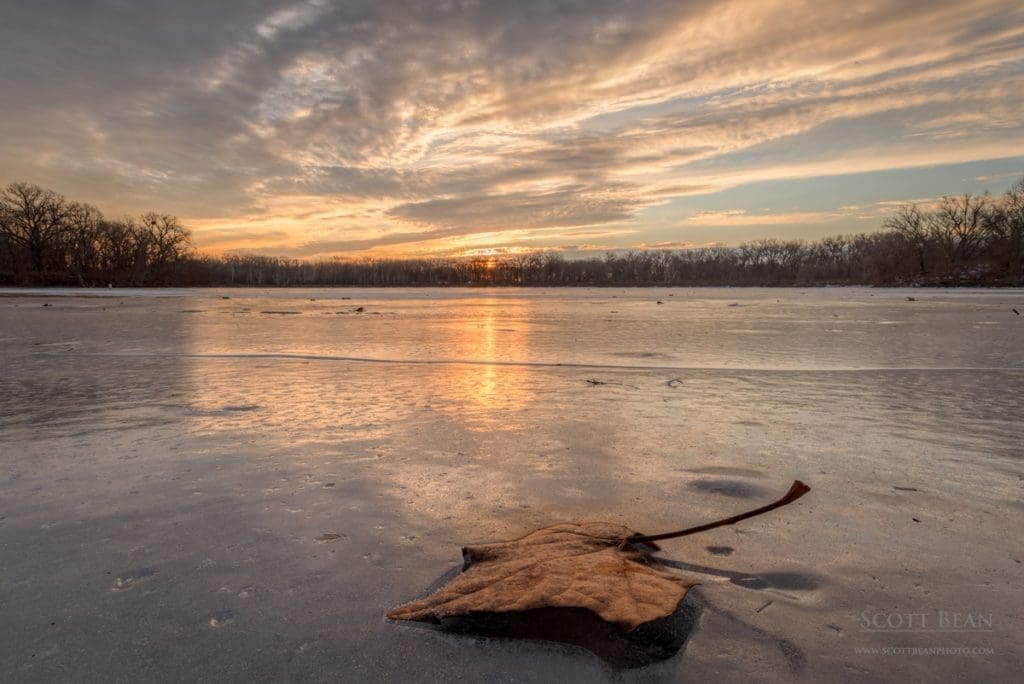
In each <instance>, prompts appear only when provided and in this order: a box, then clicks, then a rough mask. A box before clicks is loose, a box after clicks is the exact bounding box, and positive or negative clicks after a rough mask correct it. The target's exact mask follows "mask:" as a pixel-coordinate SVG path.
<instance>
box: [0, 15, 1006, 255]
mask: <svg viewBox="0 0 1024 684" xmlns="http://www.w3.org/2000/svg"><path fill="white" fill-rule="evenodd" d="M58 4H60V5H62V6H63V9H62V10H61V11H59V12H53V11H51V10H50V9H46V8H43V7H41V6H38V5H37V4H35V3H17V4H16V5H15V6H11V7H8V8H7V9H5V11H4V15H5V16H4V21H3V22H0V58H2V63H3V65H4V66H3V67H2V71H0V75H2V81H0V83H2V86H3V87H2V88H0V106H2V109H3V111H4V115H3V117H0V180H2V181H3V182H4V183H6V182H11V181H14V180H25V181H28V182H32V183H38V184H40V185H44V186H47V187H52V188H53V189H55V190H57V191H58V192H62V193H65V194H67V195H69V196H73V197H75V198H80V199H83V200H87V201H90V202H92V203H94V204H96V205H97V206H98V207H99V208H100V209H102V210H103V211H104V212H105V213H106V214H108V215H118V214H122V213H139V212H141V211H144V210H152V209H155V210H159V211H164V212H170V213H173V214H176V215H178V216H180V217H181V218H182V220H183V222H184V223H185V224H186V225H187V226H188V227H189V228H191V229H192V230H193V234H194V239H195V243H196V246H197V247H198V248H200V249H201V250H203V251H205V252H208V253H212V254H218V253H226V252H247V253H265V254H274V255H280V256H294V257H302V258H306V257H331V256H350V257H365V256H384V255H397V256H422V255H468V256H491V255H500V254H509V253H513V254H514V253H521V252H528V251H533V250H539V249H544V250H559V251H564V252H570V253H571V252H576V253H580V252H582V253H586V252H600V251H603V250H608V249H623V248H631V249H635V248H651V247H654V248H663V247H667V248H675V247H688V246H699V245H709V244H737V243H739V242H742V241H744V240H750V239H757V238H762V237H800V238H814V237H820V236H823V235H829V234H838V233H849V232H860V231H871V230H875V229H877V228H879V226H880V221H881V217H882V216H884V215H885V212H886V211H888V210H889V209H890V208H891V206H892V205H893V204H894V203H898V202H901V201H906V200H908V199H918V198H924V199H926V200H927V199H929V198H934V197H937V196H938V195H940V194H945V193H949V194H957V193H961V192H980V191H983V190H984V189H991V190H993V191H994V192H999V191H1001V190H1003V189H1004V188H1005V187H1006V186H1008V185H1009V184H1010V183H1011V182H1012V181H1013V180H1014V179H1015V178H1017V177H1019V175H1020V173H1021V172H1022V171H1024V157H1022V156H1020V155H1021V151H1022V150H1024V95H1022V93H1024V8H1022V6H1021V4H1020V3H1018V2H1011V1H1008V0H977V1H973V2H960V1H940V2H931V3H913V4H910V3H906V2H897V1H891V2H868V3H859V4H854V5H851V4H850V3H848V2H838V1H834V0H825V1H824V2H821V1H817V2H785V3H779V2H758V3H750V2H741V1H739V0H735V1H733V2H693V3H678V2H672V3H665V2H653V1H652V2H641V3H629V4H627V3H620V2H603V1H599V2H578V3H573V2H558V3H551V2H522V3H503V2H502V3H498V2H494V3H490V2H470V1H467V2H439V3H424V4H409V3H403V2H346V3H331V2H327V1H326V0H303V1H300V2H295V1H289V2H257V3H246V4H242V3H231V4H230V5H229V4H227V3H186V4H182V5H180V6H179V5H175V6H174V8H173V9H166V8H163V6H162V5H159V4H155V3H146V2H142V3H130V4H125V3H113V2H98V3H87V4H79V3H70V2H67V3H58ZM170 12H173V15H174V16H173V19H171V17H170V14H168V13H170ZM58 36H59V37H60V39H59V40H57V39H56V38H57V37H58ZM186 46H187V47H186Z"/></svg>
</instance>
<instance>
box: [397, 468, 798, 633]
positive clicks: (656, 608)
mask: <svg viewBox="0 0 1024 684" xmlns="http://www.w3.org/2000/svg"><path fill="white" fill-rule="evenodd" d="M808 491H810V488H809V487H807V485H805V484H804V483H802V482H800V481H796V482H794V483H793V486H792V487H791V488H790V490H789V492H787V493H786V495H785V496H783V497H782V498H781V499H779V500H778V501H775V502H773V503H771V504H768V505H766V506H762V507H760V508H757V509H754V510H752V511H747V512H746V513H741V514H739V515H734V516H732V517H730V518H725V519H724V520H718V521H716V522H712V523H707V524H704V525H699V526H697V527H692V528H688V529H685V530H679V531H677V532H667V533H665V534H657V535H650V536H643V535H640V534H638V533H636V532H634V531H633V530H631V529H629V528H628V527H624V526H622V525H616V524H614V523H602V522H584V523H561V524H558V525H551V526H549V527H542V528H541V529H539V530H535V531H533V532H531V533H529V534H528V535H526V536H525V537H521V538H519V539H515V540H513V541H508V542H498V543H494V544H478V545H474V546H467V547H465V548H463V550H462V554H463V557H464V558H465V566H464V567H463V571H462V574H460V575H458V576H456V577H455V578H454V579H452V580H451V581H450V582H449V583H448V584H446V585H444V586H443V587H441V588H440V589H439V590H437V591H436V592H434V593H433V594H431V595H430V596H428V597H426V598H424V599H421V600H418V601H413V602H411V603H407V604H405V605H404V606H399V607H398V608H395V609H394V610H392V611H391V612H390V613H388V617H389V618H392V619H394V620H418V621H421V622H441V620H443V619H445V618H452V617H459V616H467V615H472V614H483V613H488V614H495V613H501V614H506V613H524V612H525V611H530V610H538V609H544V608H568V609H583V610H588V611H590V612H592V613H594V614H595V615H597V616H598V617H600V618H601V619H602V620H605V621H606V622H609V623H611V624H614V625H616V626H617V627H618V628H619V630H621V631H622V632H631V631H633V630H634V629H636V628H637V627H639V626H640V625H643V624H645V623H648V622H650V621H652V620H656V619H658V618H662V617H665V616H668V615H671V614H672V613H673V612H674V611H675V610H676V608H677V607H678V605H679V602H680V601H682V600H683V597H685V596H686V592H687V591H688V590H689V589H690V587H692V586H694V585H696V584H699V582H698V581H697V580H694V579H691V578H688V577H683V576H681V575H677V574H675V573H673V572H671V571H670V570H669V569H668V568H667V567H666V566H665V565H664V564H663V563H661V562H660V561H659V560H658V559H656V558H654V557H653V556H652V555H651V552H652V551H657V550H658V546H657V545H656V544H654V543H653V542H655V541H657V540H661V539H673V538H677V537H683V536H687V535H690V534H695V533H698V532H703V531H705V530H709V529H713V528H715V527H721V526H723V525H733V524H735V523H737V522H739V521H741V520H746V519H747V518H751V517H754V516H756V515H761V514H762V513H767V512H768V511H771V510H774V509H776V508H779V507H780V506H785V505H786V504H789V503H792V502H793V501H796V500H797V499H799V498H800V497H801V496H803V495H804V494H806V493H807V492H808Z"/></svg>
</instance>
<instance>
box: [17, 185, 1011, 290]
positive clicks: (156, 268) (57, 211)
mask: <svg viewBox="0 0 1024 684" xmlns="http://www.w3.org/2000/svg"><path fill="white" fill-rule="evenodd" d="M0 284H2V285H65V286H82V287H90V286H93V287H94V286H99V287H107V286H109V285H113V286H118V287H121V286H132V287H143V286H256V287H269V286H332V285H336V286H344V285H348V286H363V287H373V286H444V285H488V286H492V285H493V286H586V285H591V286H613V285H615V286H692V285H697V286H699V285H737V286H755V285H760V286H785V285H801V286H804V285H1024V179H1022V180H1021V181H1019V182H1018V183H1016V184H1015V185H1014V186H1013V187H1012V188H1011V189H1010V190H1009V191H1007V192H1006V193H1005V194H1003V195H1001V196H999V197H993V196H991V195H989V194H987V193H986V194H984V195H976V196H973V195H963V196H959V197H943V198H942V199H941V200H939V201H938V203H937V204H935V205H929V206H928V207H927V208H923V207H921V206H918V205H915V204H907V205H904V206H902V207H900V208H899V209H898V210H897V211H896V212H895V213H894V214H893V215H892V216H890V217H889V218H887V219H886V220H885V221H884V223H883V226H882V230H880V231H878V232H874V233H866V234H861V235H848V236H838V237H829V238H824V239H821V240H816V241H813V242H805V241H800V240H785V241H784V240H756V241H753V242H748V243H744V244H741V245H739V246H738V247H704V248H699V249H685V250H672V251H667V250H666V251H653V250H641V251H629V252H610V253H608V254H606V255H605V256H603V257H591V258H580V259H567V258H565V257H564V256H563V255H562V254H560V253H557V252H535V253H527V254H519V255H512V256H501V257H474V258H455V257H453V258H430V259H363V260H349V259H342V258H336V259H331V260H319V261H306V260H300V259H289V258H281V257H272V256H243V255H229V256H221V257H211V256H205V255H202V254H198V253H196V252H195V251H194V249H193V246H192V239H191V234H190V232H189V231H188V230H187V229H186V228H185V227H184V226H183V225H182V224H181V222H180V221H179V220H178V219H177V218H176V217H174V216H170V215H167V214H158V213H147V214H144V215H142V216H140V217H137V218H136V217H129V218H119V219H108V218H106V217H104V216H103V214H102V213H100V211H99V210H97V209H96V208H95V207H93V206H90V205H88V204H83V203H80V202H75V201H71V200H68V199H67V198H65V197H63V196H62V195H59V194H57V193H55V192H53V191H50V190H46V189H44V188H40V187H38V186H35V185H30V184H27V183H12V184H10V185H8V186H7V187H6V188H4V189H3V190H2V192H0Z"/></svg>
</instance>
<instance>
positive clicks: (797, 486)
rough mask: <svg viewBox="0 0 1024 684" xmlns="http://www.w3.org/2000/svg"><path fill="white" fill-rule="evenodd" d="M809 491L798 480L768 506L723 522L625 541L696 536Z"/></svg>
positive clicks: (744, 518)
mask: <svg viewBox="0 0 1024 684" xmlns="http://www.w3.org/2000/svg"><path fill="white" fill-rule="evenodd" d="M809 491H811V488H810V487H808V486H807V485H805V484H804V483H803V482H801V481H800V480H794V481H793V486H792V487H790V488H789V491H788V492H786V495H785V496H784V497H782V498H781V499H779V500H778V501H776V502H774V503H770V504H768V505H767V506H761V507H760V508H755V509H754V510H752V511H747V512H746V513H740V514H739V515H734V516H732V517H731V518H725V519H724V520H716V521H715V522H709V523H705V524H704V525H698V526H697V527H688V528H686V529H685V530H678V531H676V532H664V533H662V534H646V535H633V536H632V537H629V538H628V539H627V540H626V541H627V542H629V543H631V544H635V543H649V542H653V541H661V540H662V539H675V538H676V537H686V536H689V535H691V534H697V533H698V532H706V531H707V530H713V529H714V528H716V527H724V526H726V525H735V524H736V523H738V522H739V521H741V520H746V519H747V518H753V517H754V516H757V515H761V514H762V513H767V512H768V511H774V510H775V509H776V508H781V507H783V506H785V505H786V504H791V503H793V502H794V501H796V500H797V499H799V498H800V497H801V496H803V495H804V494H806V493H807V492H809Z"/></svg>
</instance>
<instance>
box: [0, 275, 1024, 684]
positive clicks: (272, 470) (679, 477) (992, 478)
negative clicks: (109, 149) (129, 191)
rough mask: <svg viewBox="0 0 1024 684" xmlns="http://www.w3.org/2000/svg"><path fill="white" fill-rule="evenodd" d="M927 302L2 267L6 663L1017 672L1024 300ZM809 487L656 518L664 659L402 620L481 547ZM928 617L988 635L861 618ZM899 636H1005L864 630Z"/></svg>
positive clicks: (952, 297)
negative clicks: (669, 589)
mask: <svg viewBox="0 0 1024 684" xmlns="http://www.w3.org/2000/svg"><path fill="white" fill-rule="evenodd" d="M912 294H913V297H914V301H910V300H908V298H907V291H902V290H874V289H809V290H797V289H764V290H747V289H695V290H688V289H674V290H658V289H600V290H598V289H580V290H561V289H551V290H456V289H445V290H426V289H423V290H351V289H336V290H238V289H232V290H146V291H124V290H96V291H82V290H67V291H54V290H45V291H26V290H4V291H0V352H2V357H0V450H2V451H0V553H2V559H0V613H2V619H0V680H4V681H41V680H54V679H76V680H124V681H128V680H134V679H145V680H167V681H182V680H191V679H197V678H204V679H215V678H216V679H225V680H248V679H253V678H256V679H266V680H283V679H288V680H297V679H310V680H317V679H323V680H332V681H337V680H363V681H378V680H387V679H402V680H409V681H431V680H438V679H452V678H458V677H462V678H465V679H467V680H476V679H481V678H487V679H494V680H498V681H504V680H506V679H507V680H517V681H562V682H564V681H594V680H601V679H608V678H610V679H615V678H625V679H627V680H634V679H636V680H642V681H649V680H653V681H690V680H697V681H699V680H716V681H718V680H721V681H743V680H746V679H756V680H758V681H789V680H792V679H795V678H798V677H800V678H804V679H806V680H807V681H844V680H848V681H864V680H869V681H870V680H889V681H894V680H920V679H943V680H956V679H958V678H959V679H963V680H964V681H985V680H989V681H1005V680H1009V679H1013V678H1014V677H1015V675H1016V673H1017V672H1018V671H1019V670H1020V668H1021V667H1022V666H1024V658H1022V642H1021V638H1020V635H1019V632H1018V631H1015V630H1016V626H1015V625H1014V623H1015V622H1019V606H1020V605H1021V599H1022V596H1021V589H1020V579H1021V571H1022V566H1021V560H1022V557H1021V556H1022V550H1021V549H1022V548H1024V543H1022V542H1024V532H1022V531H1021V530H1022V529H1024V525H1022V523H1024V503H1022V497H1021V494H1022V489H1024V463H1022V456H1024V447H1022V441H1024V440H1022V438H1021V435H1022V433H1021V427H1020V418H1021V396H1024V317H1020V316H1017V315H1015V314H1014V313H1013V311H1012V309H1013V308H1017V309H1018V310H1022V305H1024V293H1021V292H1020V291H1013V290H992V291H967V290H951V291H940V290H930V291H919V290H915V291H914V292H913V293H912ZM659 300H660V301H662V302H664V304H663V305H658V304H657V301H659ZM360 307H362V309H363V310H362V311H357V309H359V308H360ZM588 381H593V382H588ZM796 478H799V479H803V480H805V481H806V482H808V483H809V484H810V485H811V486H812V487H813V488H814V491H812V493H811V494H810V495H808V497H806V498H805V499H804V500H802V501H801V502H800V503H798V504H795V505H794V506H791V507H789V508H787V509H783V510H781V511H778V512H776V513H774V514H770V515H769V516H766V517H764V518H759V519H754V520H750V521H747V522H745V523H742V524H740V525H739V526H737V527H736V528H722V529H719V530H715V531H713V532H709V533H707V534H705V535H699V536H694V537H688V538H685V539H680V540H677V541H673V542H667V543H666V544H665V547H666V548H665V555H666V556H667V557H669V558H672V559H674V560H675V561H678V565H679V566H680V567H681V568H682V571H683V572H689V573H691V574H694V575H695V576H698V577H700V578H701V580H702V581H703V582H704V584H703V586H702V587H701V588H700V590H699V593H700V600H702V601H703V602H704V603H705V608H704V611H703V613H702V615H701V620H700V625H699V627H698V629H697V631H696V632H695V634H694V635H693V636H692V637H691V639H690V641H689V642H688V645H687V646H686V649H685V652H683V653H681V654H679V655H678V656H676V657H675V658H672V659H670V660H668V661H665V662H663V663H660V664H657V665H652V666H650V667H647V668H643V669H640V670H631V671H626V672H624V673H618V672H615V671H613V670H611V669H609V668H608V667H607V666H605V665H604V664H603V663H602V662H601V661H600V660H598V659H597V658H595V657H594V656H592V655H591V654H590V653H588V652H586V651H583V650H579V649H574V648H571V647H566V646H559V645H553V644H548V643H523V642H509V641H501V640H480V639H473V638H469V637H461V636H455V635H447V634H443V633H439V632H436V631H430V630H424V629H418V628H415V627H413V628H410V627H408V626H406V625H404V624H390V623H388V622H387V621H386V620H385V619H384V617H383V616H384V613H385V612H386V610H387V609H388V608H390V607H392V606H394V605H397V604H399V603H402V602H404V601H406V600H408V599H410V598H412V597H414V596H416V595H418V594H420V593H421V592H422V591H423V589H424V588H426V587H427V586H428V585H430V584H431V583H432V582H434V581H435V580H436V579H437V578H438V577H439V576H441V575H442V574H444V573H445V572H447V571H449V570H450V569H451V568H453V567H457V566H458V565H459V564H460V563H461V556H460V552H459V547H460V546H461V545H462V544H463V543H465V542H469V541H488V540H495V539H503V538H509V537H514V536H518V535H520V534H522V533H524V532H526V531H528V530H529V529H532V528H533V527H537V526H540V525H544V524H547V523H551V522H555V521H560V520H607V521H613V522H619V523H623V524H627V525H629V526H631V527H633V528H634V529H639V530H643V531H645V532H650V533H653V532H660V531H666V530H670V529H676V528H679V527H683V526H686V525H692V524H697V523H700V522H704V521H707V520H710V519H713V518H717V517H722V516H723V515H728V514H732V513H735V512H739V511H740V510H745V509H747V508H751V507H753V506H755V505H759V504H760V503H762V502H767V501H769V500H772V499H774V498H777V497H778V496H779V495H781V494H782V493H783V492H784V491H785V490H786V488H787V487H788V486H789V483H790V482H791V481H792V480H793V479H796ZM938 611H945V612H946V613H959V614H983V615H988V614H991V617H992V623H993V625H992V628H991V630H989V631H984V632H969V633H964V632H934V631H928V632H924V631H919V630H916V631H911V632H898V633H887V632H865V631H862V630H863V627H864V625H863V618H862V614H863V613H865V612H868V613H869V614H870V615H875V614H878V613H887V614H888V613H894V612H899V613H927V614H929V615H931V616H932V618H933V622H934V620H935V619H937V618H936V616H937V613H938ZM932 626H935V625H932ZM900 646H917V647H930V646H941V647H968V648H974V647H977V648H982V649H985V650H991V651H992V653H987V652H986V653H984V654H980V655H979V654H967V655H916V656H915V655H882V654H877V655H869V654H865V653H863V652H859V651H858V650H857V649H862V648H871V647H879V648H886V647H900Z"/></svg>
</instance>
